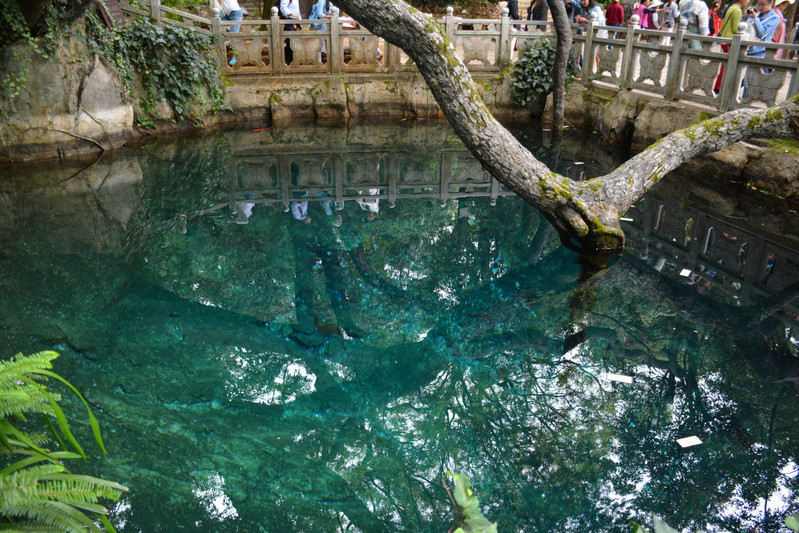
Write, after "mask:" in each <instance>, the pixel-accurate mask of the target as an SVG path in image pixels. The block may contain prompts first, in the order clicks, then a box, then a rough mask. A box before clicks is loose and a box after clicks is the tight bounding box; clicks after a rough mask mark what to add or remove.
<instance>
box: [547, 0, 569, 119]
mask: <svg viewBox="0 0 799 533" xmlns="http://www.w3.org/2000/svg"><path fill="white" fill-rule="evenodd" d="M547 4H548V5H549V11H550V12H551V13H552V22H553V23H554V26H555V35H556V36H557V41H556V43H555V64H554V65H553V67H552V131H553V132H554V133H555V134H556V135H562V134H563V100H564V98H565V96H566V71H567V70H568V65H569V52H570V51H571V48H572V29H571V25H570V24H569V22H570V21H569V15H568V14H567V13H566V6H565V5H564V4H563V0H547Z"/></svg>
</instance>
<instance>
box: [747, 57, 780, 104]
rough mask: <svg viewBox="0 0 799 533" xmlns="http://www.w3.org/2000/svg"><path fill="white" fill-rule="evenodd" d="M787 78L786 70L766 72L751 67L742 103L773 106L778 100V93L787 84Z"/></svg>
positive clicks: (748, 71)
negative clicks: (758, 103)
mask: <svg viewBox="0 0 799 533" xmlns="http://www.w3.org/2000/svg"><path fill="white" fill-rule="evenodd" d="M785 77H786V72H785V71H784V70H782V71H780V70H772V71H771V72H766V71H765V70H764V69H761V68H757V67H749V68H748V69H746V76H745V79H746V81H745V86H746V96H744V97H742V98H741V103H745V104H748V103H750V102H763V103H764V104H766V105H767V106H769V107H770V106H773V105H774V104H775V103H776V100H777V92H778V91H779V90H780V89H781V88H782V86H783V84H785Z"/></svg>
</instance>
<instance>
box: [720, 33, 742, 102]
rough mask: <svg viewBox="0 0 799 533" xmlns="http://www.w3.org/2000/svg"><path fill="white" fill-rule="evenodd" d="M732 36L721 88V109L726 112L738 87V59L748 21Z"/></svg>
mask: <svg viewBox="0 0 799 533" xmlns="http://www.w3.org/2000/svg"><path fill="white" fill-rule="evenodd" d="M736 30H737V32H736V33H735V35H733V36H732V42H730V50H729V52H728V53H727V63H726V64H725V65H724V75H723V76H722V78H721V87H720V88H719V89H720V91H719V111H721V112H722V113H726V112H727V111H729V110H730V107H731V106H732V102H733V100H735V93H736V92H737V89H738V59H739V58H740V57H741V41H742V40H743V37H744V32H745V31H746V22H741V23H740V24H738V28H736Z"/></svg>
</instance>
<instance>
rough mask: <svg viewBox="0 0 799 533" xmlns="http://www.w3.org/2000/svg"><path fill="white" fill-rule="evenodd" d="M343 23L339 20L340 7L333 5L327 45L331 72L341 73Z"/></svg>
mask: <svg viewBox="0 0 799 533" xmlns="http://www.w3.org/2000/svg"><path fill="white" fill-rule="evenodd" d="M341 44H342V43H341V23H340V22H339V21H338V8H337V7H333V9H332V10H331V14H330V42H329V43H328V45H327V63H328V65H330V73H331V74H339V73H341V68H342V65H341V64H342V63H343V62H344V54H343V52H342V50H341Z"/></svg>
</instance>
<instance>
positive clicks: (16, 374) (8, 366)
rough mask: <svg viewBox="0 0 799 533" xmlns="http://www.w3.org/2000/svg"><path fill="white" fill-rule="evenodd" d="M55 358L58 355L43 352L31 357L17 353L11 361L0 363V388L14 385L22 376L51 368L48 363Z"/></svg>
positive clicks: (51, 365) (50, 364)
mask: <svg viewBox="0 0 799 533" xmlns="http://www.w3.org/2000/svg"><path fill="white" fill-rule="evenodd" d="M56 357H58V353H56V352H52V351H45V352H38V353H35V354H31V355H22V354H21V353H18V354H17V355H15V356H14V357H12V358H11V359H8V360H6V361H0V388H5V387H6V386H8V385H10V384H13V383H15V382H16V381H17V380H19V379H21V377H22V376H27V375H29V374H31V373H37V371H39V370H46V369H50V368H53V364H52V363H51V362H50V361H52V360H53V359H55V358H56Z"/></svg>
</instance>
